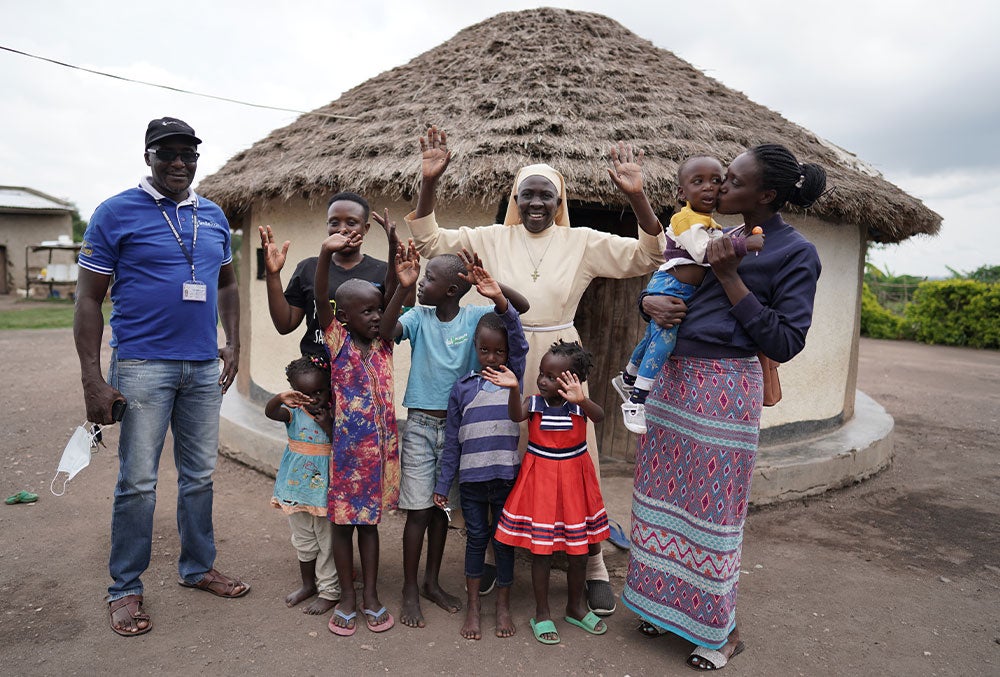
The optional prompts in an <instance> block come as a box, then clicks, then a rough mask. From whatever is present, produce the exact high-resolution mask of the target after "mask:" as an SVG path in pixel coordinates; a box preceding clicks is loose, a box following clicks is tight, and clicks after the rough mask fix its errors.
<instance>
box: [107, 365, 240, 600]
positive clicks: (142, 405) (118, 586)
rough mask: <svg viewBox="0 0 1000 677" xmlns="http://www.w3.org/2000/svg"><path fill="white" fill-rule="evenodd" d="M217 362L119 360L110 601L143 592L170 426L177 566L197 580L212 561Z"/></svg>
mask: <svg viewBox="0 0 1000 677" xmlns="http://www.w3.org/2000/svg"><path fill="white" fill-rule="evenodd" d="M219 373H220V368H219V361H218V360H205V361H195V362H188V361H181V360H119V359H117V354H116V353H114V354H112V357H111V368H110V370H109V374H108V381H109V382H110V383H111V385H112V386H113V387H114V388H116V389H118V391H119V392H121V394H122V395H124V396H125V398H126V399H127V400H128V411H126V413H125V417H124V418H123V419H122V422H121V433H120V437H119V440H118V460H119V472H118V484H117V485H116V486H115V501H114V508H113V511H112V516H111V558H110V562H109V570H110V573H111V578H112V579H114V582H113V583H112V585H111V587H109V588H108V601H114V600H116V599H120V598H122V597H125V596H126V595H141V594H142V592H143V586H142V581H140V579H139V577H140V576H141V575H142V573H143V572H144V571H145V570H146V568H147V567H148V566H149V558H150V549H151V547H152V538H153V508H154V507H155V506H156V477H157V470H158V468H159V465H160V453H161V452H162V451H163V442H164V439H165V437H166V434H167V426H168V425H169V426H170V430H171V432H172V433H173V436H174V465H175V466H176V468H177V530H178V532H179V534H180V544H181V549H180V555H179V557H178V562H177V565H178V571H179V572H180V576H181V578H183V579H184V580H185V581H187V582H189V583H197V582H198V581H200V580H201V579H202V577H203V576H204V575H205V574H206V573H207V572H208V571H209V570H210V569H211V568H212V565H213V564H214V563H215V535H214V532H213V529H212V473H213V472H214V471H215V461H216V457H217V455H218V450H219V410H220V408H221V405H222V388H221V386H220V385H219Z"/></svg>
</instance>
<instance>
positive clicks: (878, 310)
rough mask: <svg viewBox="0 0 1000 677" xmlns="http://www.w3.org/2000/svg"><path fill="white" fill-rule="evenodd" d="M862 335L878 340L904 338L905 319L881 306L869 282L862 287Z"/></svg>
mask: <svg viewBox="0 0 1000 677" xmlns="http://www.w3.org/2000/svg"><path fill="white" fill-rule="evenodd" d="M861 335H862V336H870V337H872V338H878V339H900V338H903V336H904V321H903V318H902V317H899V316H898V315H896V314H894V313H892V312H891V311H889V310H886V309H885V308H883V307H882V306H881V305H879V302H878V298H876V296H875V292H873V291H872V290H871V288H870V287H869V286H868V283H867V282H865V283H864V284H863V285H862V287H861Z"/></svg>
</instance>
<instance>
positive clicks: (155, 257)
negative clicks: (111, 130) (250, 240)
mask: <svg viewBox="0 0 1000 677" xmlns="http://www.w3.org/2000/svg"><path fill="white" fill-rule="evenodd" d="M156 200H159V201H160V205H162V207H163V210H164V211H165V212H166V214H167V216H169V217H170V220H171V222H173V224H174V228H176V229H177V232H178V233H179V235H180V237H181V240H182V241H183V242H184V246H185V247H187V250H188V252H191V251H192V239H193V234H194V229H193V216H194V213H195V208H196V207H197V217H198V241H197V243H196V244H195V246H194V251H193V259H194V267H195V275H196V277H197V279H198V281H199V282H203V283H204V284H205V287H206V292H207V298H206V300H205V301H204V302H199V301H184V300H182V297H181V295H182V292H183V285H184V283H185V282H188V281H190V280H191V266H190V264H189V263H188V260H187V258H186V257H185V255H184V252H183V251H182V250H181V248H180V246H179V245H178V243H177V239H176V238H175V237H174V234H173V233H172V232H171V230H170V227H169V226H168V225H167V222H166V220H165V219H164V218H163V213H162V212H161V211H160V208H159V207H157V205H156ZM83 239H84V242H83V247H82V248H81V250H80V259H79V265H80V267H81V268H86V269H87V270H89V271H92V272H94V273H98V274H100V275H110V276H113V278H114V279H113V282H112V284H111V302H112V304H113V307H112V310H111V346H112V347H113V348H116V349H117V350H118V358H119V359H139V360H143V359H148V360H214V359H217V358H218V356H219V339H218V332H217V328H216V327H217V324H218V291H219V270H220V269H221V268H222V266H224V265H226V264H227V263H230V262H231V261H232V260H233V255H232V251H231V249H230V246H231V243H230V237H229V222H228V221H227V220H226V217H225V215H224V214H223V213H222V210H221V209H219V207H218V206H217V205H216V204H214V203H213V202H211V201H209V200H206V199H205V198H203V197H198V196H197V195H195V193H194V191H190V194H189V196H188V198H187V199H186V200H183V201H182V202H180V203H176V202H174V201H173V200H171V199H170V198H167V197H164V196H163V195H160V193H158V192H157V191H156V189H155V188H153V187H152V186H151V185H150V183H149V181H148V179H143V180H142V181H141V182H140V184H139V186H138V187H137V188H132V189H129V190H126V191H124V192H122V193H119V194H118V195H115V196H114V197H112V198H110V199H108V200H105V201H104V202H102V203H101V205H100V206H98V208H97V211H95V212H94V216H93V217H92V218H91V219H90V223H89V224H88V225H87V232H86V233H85V234H84V236H83Z"/></svg>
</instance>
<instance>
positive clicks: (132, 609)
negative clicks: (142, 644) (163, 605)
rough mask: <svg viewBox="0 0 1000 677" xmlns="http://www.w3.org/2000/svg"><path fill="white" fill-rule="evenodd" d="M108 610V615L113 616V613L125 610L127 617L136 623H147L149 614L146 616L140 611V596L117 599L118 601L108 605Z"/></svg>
mask: <svg viewBox="0 0 1000 677" xmlns="http://www.w3.org/2000/svg"><path fill="white" fill-rule="evenodd" d="M108 606H109V608H110V614H111V615H114V614H115V612H117V611H119V610H121V609H122V607H124V608H125V610H126V611H128V615H129V616H130V617H131V618H132V619H133V620H136V621H148V620H149V614H147V613H146V612H145V611H143V609H142V595H126V596H125V597H119V598H118V599H116V600H114V601H111V602H109V603H108Z"/></svg>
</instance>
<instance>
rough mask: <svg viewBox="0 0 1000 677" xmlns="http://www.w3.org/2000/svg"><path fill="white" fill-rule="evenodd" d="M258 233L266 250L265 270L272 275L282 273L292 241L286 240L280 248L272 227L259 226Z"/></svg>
mask: <svg viewBox="0 0 1000 677" xmlns="http://www.w3.org/2000/svg"><path fill="white" fill-rule="evenodd" d="M257 232H258V233H260V247H261V249H263V250H264V270H266V271H267V272H269V273H272V274H273V273H279V272H281V269H282V268H283V267H284V266H285V257H286V256H287V255H288V247H289V245H291V241H290V240H285V242H284V244H282V245H281V247H280V248H279V247H278V243H277V241H276V240H275V239H274V233H273V232H272V231H271V226H257Z"/></svg>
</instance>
